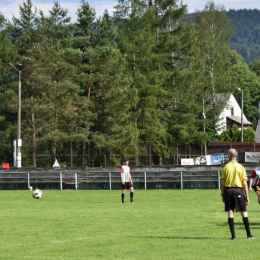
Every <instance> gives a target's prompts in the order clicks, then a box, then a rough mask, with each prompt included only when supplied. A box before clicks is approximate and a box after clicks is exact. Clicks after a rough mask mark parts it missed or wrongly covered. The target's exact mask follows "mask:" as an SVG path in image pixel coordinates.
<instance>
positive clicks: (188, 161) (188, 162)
mask: <svg viewBox="0 0 260 260" xmlns="http://www.w3.org/2000/svg"><path fill="white" fill-rule="evenodd" d="M181 165H194V160H193V158H189V159H181Z"/></svg>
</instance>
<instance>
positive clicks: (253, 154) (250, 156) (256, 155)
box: [245, 152, 260, 163]
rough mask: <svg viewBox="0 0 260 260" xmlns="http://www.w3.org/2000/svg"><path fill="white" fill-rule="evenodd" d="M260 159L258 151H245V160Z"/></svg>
mask: <svg viewBox="0 0 260 260" xmlns="http://www.w3.org/2000/svg"><path fill="white" fill-rule="evenodd" d="M259 161H260V153H259V152H245V162H251V163H258V162H259Z"/></svg>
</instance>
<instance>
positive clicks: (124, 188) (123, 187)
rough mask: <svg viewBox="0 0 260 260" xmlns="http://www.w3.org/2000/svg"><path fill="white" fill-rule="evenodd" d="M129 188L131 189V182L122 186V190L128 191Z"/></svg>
mask: <svg viewBox="0 0 260 260" xmlns="http://www.w3.org/2000/svg"><path fill="white" fill-rule="evenodd" d="M131 187H133V184H132V183H131V182H125V184H122V190H126V189H130V188H131Z"/></svg>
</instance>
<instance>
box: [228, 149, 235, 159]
mask: <svg viewBox="0 0 260 260" xmlns="http://www.w3.org/2000/svg"><path fill="white" fill-rule="evenodd" d="M228 155H230V156H231V157H232V158H235V157H237V150H236V149H234V148H231V149H229V150H228Z"/></svg>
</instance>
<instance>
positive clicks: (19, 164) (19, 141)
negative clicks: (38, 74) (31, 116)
mask: <svg viewBox="0 0 260 260" xmlns="http://www.w3.org/2000/svg"><path fill="white" fill-rule="evenodd" d="M8 65H9V66H11V67H12V68H13V69H14V70H16V71H17V72H18V114H17V143H16V144H17V156H16V163H15V165H14V166H16V167H17V168H21V167H22V154H21V146H22V139H21V95H22V84H21V82H22V72H24V71H26V70H28V69H29V68H30V67H31V65H28V66H27V67H26V68H24V69H23V70H19V69H17V68H16V67H15V66H14V65H13V64H12V63H11V62H9V63H8Z"/></svg>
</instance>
